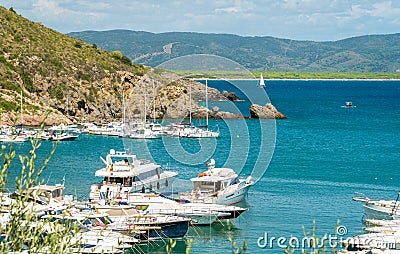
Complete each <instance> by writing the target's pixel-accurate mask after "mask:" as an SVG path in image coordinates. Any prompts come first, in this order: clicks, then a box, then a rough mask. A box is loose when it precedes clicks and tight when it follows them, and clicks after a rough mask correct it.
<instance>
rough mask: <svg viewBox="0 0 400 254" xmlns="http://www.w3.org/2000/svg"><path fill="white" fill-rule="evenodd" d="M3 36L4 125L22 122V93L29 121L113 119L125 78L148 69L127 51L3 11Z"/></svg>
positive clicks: (0, 93)
mask: <svg viewBox="0 0 400 254" xmlns="http://www.w3.org/2000/svg"><path fill="white" fill-rule="evenodd" d="M0 35H1V36H0V116H1V119H0V123H1V122H3V123H4V122H10V121H16V120H17V119H16V114H15V113H12V112H15V111H18V112H19V111H21V109H20V103H19V101H20V93H21V91H22V94H23V111H22V112H23V114H24V116H23V118H24V120H25V123H26V121H28V120H29V121H33V122H34V121H37V120H40V119H33V118H34V116H43V115H44V114H45V112H49V111H50V112H52V114H53V116H52V117H50V118H51V119H49V120H57V118H59V119H58V120H59V121H62V120H70V121H85V120H86V121H89V120H92V121H93V120H98V119H99V117H100V116H101V117H102V118H113V117H115V116H116V115H117V114H120V112H121V100H122V98H121V91H122V89H123V87H122V85H123V83H122V82H121V80H122V78H123V77H124V75H126V73H129V76H130V77H131V76H133V77H135V76H137V78H140V77H141V76H143V74H144V73H145V72H146V71H147V70H146V68H144V67H143V66H142V65H135V64H132V62H131V61H130V59H129V58H128V57H126V56H123V55H122V54H121V52H108V51H105V50H102V49H99V48H98V47H97V46H96V45H95V44H88V43H85V42H83V41H82V40H80V39H75V38H71V37H69V36H66V35H64V34H61V33H59V32H56V31H54V30H51V29H48V28H46V27H44V26H43V25H42V24H40V23H36V22H32V21H29V20H27V19H25V18H23V17H22V16H20V15H18V14H17V13H15V12H14V11H13V10H12V9H11V10H7V9H5V8H3V7H0ZM124 84H125V85H126V86H128V85H131V84H128V82H125V83H124ZM124 89H126V88H124ZM65 117H66V119H64V118H65ZM56 122H57V121H56ZM28 124H29V123H28Z"/></svg>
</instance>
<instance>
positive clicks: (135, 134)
mask: <svg viewBox="0 0 400 254" xmlns="http://www.w3.org/2000/svg"><path fill="white" fill-rule="evenodd" d="M129 138H133V139H156V138H161V134H160V133H159V132H158V131H153V130H152V129H151V128H140V129H137V130H134V131H132V133H131V134H130V135H129Z"/></svg>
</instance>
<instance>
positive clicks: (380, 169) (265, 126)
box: [10, 81, 400, 253]
mask: <svg viewBox="0 0 400 254" xmlns="http://www.w3.org/2000/svg"><path fill="white" fill-rule="evenodd" d="M239 83H240V84H239ZM208 84H209V86H213V87H216V88H218V89H220V90H232V89H233V88H232V87H229V85H228V84H226V83H222V82H217V81H214V82H212V81H210V82H209V83H208ZM235 86H236V87H241V88H243V87H247V88H246V89H250V90H254V94H256V95H257V94H261V92H262V91H261V90H256V89H260V88H257V87H255V86H256V81H235ZM253 87H254V88H253ZM266 91H267V93H268V96H269V99H270V101H271V102H272V103H273V104H274V105H275V106H276V107H277V108H278V110H280V111H281V112H283V113H284V114H285V115H286V116H287V117H288V119H287V120H280V121H277V122H276V124H275V123H274V122H273V121H270V120H264V121H261V122H259V121H256V120H246V121H241V120H231V121H227V122H224V121H217V122H215V121H211V122H210V126H211V127H212V128H217V126H218V128H219V129H220V130H221V133H222V134H221V136H220V138H218V139H217V140H216V141H214V140H202V141H200V142H199V141H198V140H189V139H180V140H179V139H173V138H164V139H160V140H153V141H132V140H124V139H119V138H114V137H98V136H89V135H81V136H80V137H79V138H78V140H76V141H74V142H65V143H61V144H59V146H58V148H57V151H56V153H55V155H54V157H53V159H52V160H51V162H50V163H49V165H48V167H47V168H46V171H45V173H44V179H45V181H46V182H48V183H49V184H54V183H60V182H61V179H62V178H63V176H64V175H65V179H66V183H65V184H66V192H67V193H71V194H75V195H77V196H78V197H79V198H80V199H84V198H87V196H88V192H89V187H90V184H91V183H92V182H97V181H99V179H96V178H95V177H94V171H95V170H96V169H98V168H100V167H102V163H101V161H100V159H99V156H103V157H104V156H105V154H106V153H107V151H108V150H109V149H110V148H115V149H116V150H122V149H123V148H124V147H125V148H129V149H131V150H132V151H134V152H135V153H136V154H138V157H141V158H144V157H146V158H149V159H153V160H155V161H156V162H157V163H159V164H161V165H162V166H163V167H164V168H168V169H171V170H176V171H179V173H180V174H179V178H180V179H181V180H182V181H179V182H178V183H176V184H175V186H173V187H174V190H178V189H184V188H185V187H190V183H188V181H187V180H188V179H190V177H193V176H195V175H197V173H198V172H199V171H201V170H203V169H204V163H205V162H206V160H207V159H209V158H210V157H211V156H213V157H214V158H215V159H216V161H217V166H223V165H224V164H226V165H228V166H231V167H233V168H234V169H235V171H237V172H240V173H241V175H242V176H244V177H246V176H248V175H250V174H252V172H253V174H252V175H253V176H254V175H255V176H256V179H259V181H258V182H257V184H256V185H255V186H253V188H252V189H250V191H249V196H248V200H247V202H246V203H243V204H240V205H242V206H247V207H249V211H248V212H246V213H245V214H243V215H242V216H241V217H240V218H239V219H238V220H236V221H233V222H232V224H233V225H231V226H228V225H226V224H224V225H222V224H217V225H215V226H213V227H201V228H193V229H191V231H190V234H189V236H190V237H191V238H193V239H194V242H193V246H192V253H200V252H203V253H216V252H218V251H220V252H221V253H228V252H229V251H230V249H231V244H230V242H229V240H228V238H229V237H231V238H232V239H234V241H236V242H237V243H238V245H239V246H242V241H243V240H245V241H246V242H247V243H248V252H249V253H283V252H282V250H281V249H280V248H279V247H277V244H276V241H275V242H274V243H273V246H269V245H268V246H267V247H266V248H264V249H263V248H260V247H259V246H258V244H257V240H258V239H259V238H260V237H263V236H264V235H265V233H267V234H268V237H269V240H270V238H271V237H275V238H279V237H286V238H287V239H289V238H290V237H291V236H293V237H297V238H299V239H300V238H301V237H303V229H302V226H303V225H304V227H305V229H306V230H308V231H309V230H311V227H312V224H313V220H315V221H316V227H317V234H318V235H319V236H321V237H322V236H323V234H325V233H326V234H334V233H335V230H334V228H335V225H336V223H337V221H338V220H340V222H339V224H340V225H342V226H345V227H346V228H347V230H348V234H347V235H354V234H358V233H361V232H362V231H361V225H362V224H361V217H362V212H363V209H362V206H361V204H360V203H356V202H354V201H352V196H354V195H355V192H361V193H364V194H366V195H367V196H369V197H375V198H387V199H395V198H396V196H397V192H398V191H399V186H400V181H399V179H400V170H399V169H400V153H399V152H400V134H399V129H400V81H268V82H267V87H266ZM245 94H247V95H248V97H249V98H251V99H252V100H253V101H257V100H258V99H260V103H261V102H262V103H265V101H263V100H264V99H265V98H264V97H263V98H258V97H257V96H255V97H254V96H253V94H250V95H249V92H248V90H246V91H245ZM238 95H239V97H241V96H242V98H245V97H246V96H244V94H240V93H239V92H238ZM346 101H352V102H353V104H354V105H356V107H355V108H343V107H341V106H342V105H344V103H345V102H346ZM210 104H211V106H213V105H218V106H219V107H220V108H224V107H225V106H226V105H223V104H221V103H219V104H218V103H216V104H212V103H210ZM249 104H250V103H249V102H238V103H235V105H230V106H229V105H228V106H226V107H231V108H232V106H236V107H237V108H238V110H240V111H241V112H242V113H243V114H244V115H246V114H247V115H248V106H249ZM275 127H276V128H275ZM275 130H276V132H275ZM275 133H276V144H275ZM274 144H275V145H274ZM50 146H51V143H43V145H42V147H41V148H40V150H39V152H38V153H39V158H40V159H39V160H43V158H44V155H45V154H46V153H47V152H48V151H49V149H50ZM260 147H262V148H260ZM14 148H16V149H17V151H18V152H19V153H24V152H26V151H27V150H28V148H29V144H20V145H18V144H17V145H14ZM272 152H273V156H272V160H271V162H270V163H269V160H270V157H271V155H272ZM15 162H16V163H15V165H14V167H13V169H12V171H11V173H10V175H11V176H10V179H14V177H15V175H16V174H17V172H18V170H19V168H18V162H17V159H16V161H15ZM254 165H256V166H254ZM254 168H256V169H254ZM263 169H267V170H266V172H265V174H263V175H262V174H261V173H263V172H264V171H263ZM261 176H262V177H261ZM159 244H160V245H161V246H162V243H159ZM185 247H186V242H185V241H178V244H177V246H176V247H175V250H176V251H177V252H176V253H184V250H185ZM143 250H144V251H152V252H154V253H162V252H163V250H164V247H157V246H154V245H153V246H144V247H143Z"/></svg>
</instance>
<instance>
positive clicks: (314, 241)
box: [283, 220, 339, 254]
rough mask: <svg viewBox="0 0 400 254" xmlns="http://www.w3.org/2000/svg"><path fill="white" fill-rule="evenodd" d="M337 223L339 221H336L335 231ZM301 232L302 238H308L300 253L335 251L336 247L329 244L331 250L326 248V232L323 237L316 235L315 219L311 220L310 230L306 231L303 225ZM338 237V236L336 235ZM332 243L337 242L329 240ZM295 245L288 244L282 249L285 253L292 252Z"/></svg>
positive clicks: (294, 249)
mask: <svg viewBox="0 0 400 254" xmlns="http://www.w3.org/2000/svg"><path fill="white" fill-rule="evenodd" d="M338 225H339V221H337V224H336V227H335V232H337V227H338ZM303 233H304V238H305V239H308V241H307V244H306V245H307V246H302V249H301V253H303V254H308V253H310V254H324V253H328V252H331V253H337V249H336V247H334V246H331V247H332V248H331V250H328V248H327V247H328V246H327V239H328V237H327V234H324V236H323V237H318V236H317V233H316V223H315V220H313V226H312V229H311V232H310V231H306V230H305V227H304V226H303ZM336 239H338V237H336ZM331 244H332V245H338V243H337V242H331ZM296 248H297V246H290V244H289V245H288V247H286V248H283V251H284V253H285V254H293V253H294V252H295V251H296Z"/></svg>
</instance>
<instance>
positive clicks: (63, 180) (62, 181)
mask: <svg viewBox="0 0 400 254" xmlns="http://www.w3.org/2000/svg"><path fill="white" fill-rule="evenodd" d="M61 185H62V186H64V185H65V174H64V176H63V178H62V179H61Z"/></svg>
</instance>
